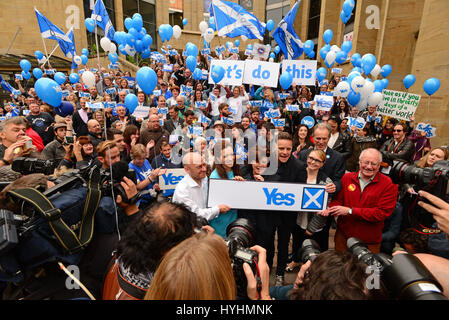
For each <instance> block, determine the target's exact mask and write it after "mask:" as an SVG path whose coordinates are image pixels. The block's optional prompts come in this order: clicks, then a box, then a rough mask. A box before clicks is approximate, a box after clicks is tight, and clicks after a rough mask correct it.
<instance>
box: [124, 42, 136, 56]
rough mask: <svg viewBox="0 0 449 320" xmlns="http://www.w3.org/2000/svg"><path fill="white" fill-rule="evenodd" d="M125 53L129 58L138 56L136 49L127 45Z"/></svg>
mask: <svg viewBox="0 0 449 320" xmlns="http://www.w3.org/2000/svg"><path fill="white" fill-rule="evenodd" d="M125 52H126V53H127V54H128V56H131V57H134V55H135V54H136V49H134V48H133V47H131V46H130V45H128V44H127V45H126V46H125Z"/></svg>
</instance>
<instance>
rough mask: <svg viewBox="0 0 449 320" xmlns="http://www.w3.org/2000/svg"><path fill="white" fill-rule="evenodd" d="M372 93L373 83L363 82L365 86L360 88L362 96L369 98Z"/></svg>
mask: <svg viewBox="0 0 449 320" xmlns="http://www.w3.org/2000/svg"><path fill="white" fill-rule="evenodd" d="M373 92H374V83H373V82H371V81H368V80H365V84H364V85H363V88H362V93H363V96H365V97H369V96H370V95H372V94H373Z"/></svg>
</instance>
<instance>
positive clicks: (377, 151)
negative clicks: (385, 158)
mask: <svg viewBox="0 0 449 320" xmlns="http://www.w3.org/2000/svg"><path fill="white" fill-rule="evenodd" d="M368 152H376V153H377V155H378V156H379V163H380V162H382V153H380V151H379V150H377V149H375V148H368V149H365V150H362V152H361V153H360V156H359V160H360V159H362V157H363V156H364V155H365V154H366V153H368Z"/></svg>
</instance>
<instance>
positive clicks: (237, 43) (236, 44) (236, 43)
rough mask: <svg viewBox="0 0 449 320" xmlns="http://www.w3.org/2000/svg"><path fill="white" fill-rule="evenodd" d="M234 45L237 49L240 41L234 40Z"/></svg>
mask: <svg viewBox="0 0 449 320" xmlns="http://www.w3.org/2000/svg"><path fill="white" fill-rule="evenodd" d="M234 44H235V46H236V47H238V46H239V45H240V40H239V39H237V40H235V41H234Z"/></svg>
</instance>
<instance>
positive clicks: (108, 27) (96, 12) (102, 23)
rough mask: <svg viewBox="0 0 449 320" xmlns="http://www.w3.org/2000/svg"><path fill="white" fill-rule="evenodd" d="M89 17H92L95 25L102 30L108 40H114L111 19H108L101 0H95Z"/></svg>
mask: <svg viewBox="0 0 449 320" xmlns="http://www.w3.org/2000/svg"><path fill="white" fill-rule="evenodd" d="M90 17H91V18H92V19H94V21H95V22H96V24H97V26H99V27H100V28H101V29H103V30H104V34H105V36H106V37H108V38H109V39H110V40H114V34H115V29H114V26H113V25H112V21H111V19H109V15H108V11H107V10H106V7H105V6H104V3H103V0H97V2H95V6H94V9H93V10H92V15H91V16H90Z"/></svg>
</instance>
